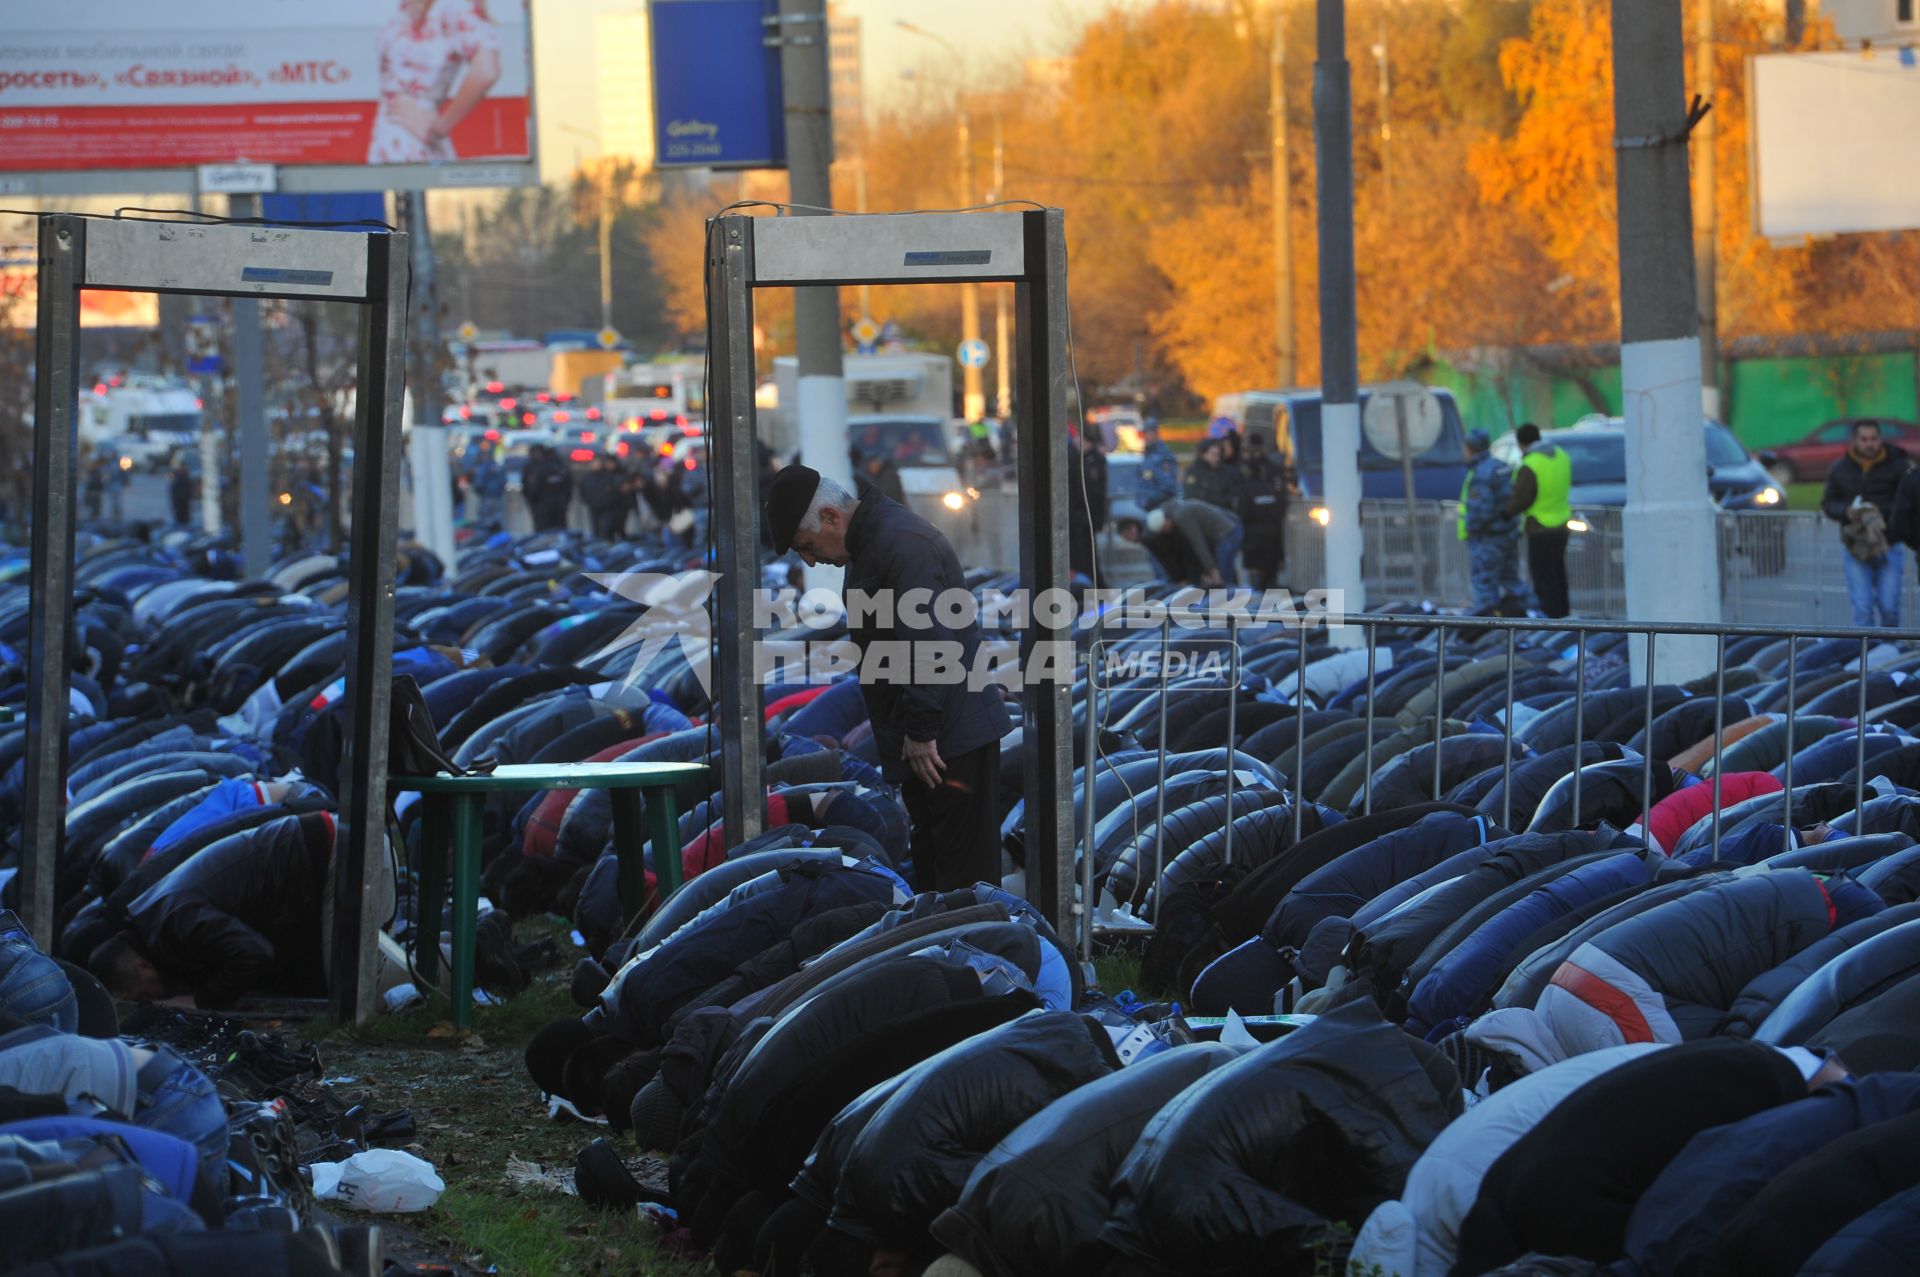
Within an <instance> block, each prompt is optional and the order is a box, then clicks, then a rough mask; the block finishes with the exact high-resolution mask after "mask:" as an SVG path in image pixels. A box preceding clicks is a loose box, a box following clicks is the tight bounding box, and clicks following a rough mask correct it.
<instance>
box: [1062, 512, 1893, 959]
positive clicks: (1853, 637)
mask: <svg viewBox="0 0 1920 1277" xmlns="http://www.w3.org/2000/svg"><path fill="white" fill-rule="evenodd" d="M1403 527H1404V521H1403ZM1289 558H1290V560H1291V553H1290V555H1289ZM1343 623H1344V624H1345V625H1347V626H1350V627H1357V628H1359V629H1360V630H1361V631H1362V632H1363V633H1364V640H1363V642H1364V649H1365V652H1366V674H1365V712H1364V715H1363V716H1362V721H1363V726H1362V728H1361V730H1360V732H1359V733H1358V735H1360V736H1361V738H1362V740H1363V742H1364V744H1363V746H1362V755H1361V760H1362V765H1361V774H1362V775H1363V776H1364V777H1365V778H1366V779H1365V780H1363V781H1362V783H1361V788H1360V793H1359V796H1358V802H1359V804H1360V814H1362V815H1371V814H1372V812H1373V785H1372V780H1373V777H1374V775H1375V766H1374V728H1375V723H1376V706H1375V699H1376V698H1375V691H1376V688H1377V681H1378V676H1379V674H1380V673H1381V672H1382V671H1381V669H1380V662H1379V654H1380V651H1381V649H1382V640H1381V634H1382V631H1385V630H1394V631H1403V632H1406V631H1411V632H1413V633H1415V634H1420V635H1421V636H1422V637H1421V638H1420V639H1419V640H1418V642H1417V646H1418V647H1420V648H1421V649H1422V650H1423V653H1424V652H1431V655H1432V656H1433V657H1434V659H1435V667H1434V675H1433V681H1432V684H1431V688H1432V691H1433V709H1432V713H1431V721H1432V730H1433V736H1432V743H1433V744H1434V746H1435V748H1434V751H1433V754H1434V757H1433V774H1432V785H1431V797H1432V799H1433V800H1434V801H1439V800H1440V799H1441V798H1442V796H1443V793H1444V792H1445V791H1444V790H1443V777H1444V763H1445V752H1446V751H1445V747H1444V745H1442V744H1441V743H1440V742H1441V741H1443V740H1445V739H1447V733H1446V726H1447V709H1446V682H1445V680H1446V676H1447V674H1448V672H1449V671H1448V668H1447V663H1446V662H1447V646H1448V642H1449V636H1455V641H1456V642H1458V641H1463V640H1462V638H1461V636H1463V635H1464V636H1465V639H1464V641H1476V640H1479V639H1481V638H1482V637H1484V636H1485V635H1487V634H1488V633H1493V634H1498V635H1501V636H1503V637H1502V639H1501V641H1500V644H1499V646H1500V649H1501V651H1502V652H1503V654H1504V661H1505V671H1504V679H1505V686H1506V696H1505V699H1504V701H1503V702H1502V706H1503V708H1502V712H1501V714H1500V721H1501V729H1502V749H1501V758H1502V761H1501V763H1500V767H1501V778H1500V791H1501V793H1502V794H1503V798H1502V807H1501V812H1500V820H1501V824H1502V825H1503V826H1505V827H1507V828H1511V827H1512V820H1513V808H1512V804H1513V790H1512V785H1511V781H1512V777H1513V768H1514V748H1513V747H1514V736H1515V729H1514V714H1513V712H1512V709H1513V703H1514V686H1515V671H1516V669H1517V668H1518V664H1519V662H1518V657H1517V645H1516V639H1517V637H1518V636H1519V635H1520V634H1523V633H1528V632H1544V633H1551V634H1561V635H1567V636H1570V639H1571V645H1572V655H1571V658H1570V659H1571V661H1572V671H1571V672H1572V682H1573V687H1574V704H1575V708H1574V728H1573V734H1574V735H1573V751H1572V752H1573V758H1574V760H1575V764H1576V765H1575V767H1574V768H1573V770H1572V771H1571V772H1570V773H1569V774H1570V775H1575V776H1576V777H1577V778H1576V779H1575V781H1574V782H1573V784H1572V786H1571V812H1570V823H1571V824H1572V825H1573V826H1574V827H1578V826H1579V824H1580V816H1581V803H1582V798H1583V790H1584V787H1585V780H1584V777H1583V776H1579V773H1582V772H1584V771H1585V770H1586V768H1587V767H1588V766H1591V765H1592V764H1583V763H1581V762H1580V759H1581V758H1582V756H1583V755H1584V752H1585V749H1584V747H1585V745H1586V744H1587V743H1588V742H1589V740H1590V739H1595V738H1594V737H1590V735H1589V731H1588V727H1589V725H1588V723H1587V721H1586V703H1585V698H1586V695H1587V692H1588V684H1589V681H1590V680H1589V678H1588V659H1587V658H1588V648H1589V644H1590V642H1591V641H1592V640H1593V639H1594V638H1595V637H1597V636H1602V635H1605V636H1621V637H1623V638H1624V639H1625V641H1626V647H1627V649H1628V651H1627V656H1628V659H1629V660H1631V659H1632V657H1634V656H1636V655H1637V656H1639V657H1640V658H1641V660H1642V662H1643V664H1642V668H1641V669H1640V671H1639V676H1638V678H1637V679H1636V680H1635V681H1633V682H1632V683H1630V684H1629V685H1628V686H1630V687H1632V688H1635V689H1643V691H1644V700H1643V703H1642V706H1641V708H1640V719H1639V721H1640V722H1641V723H1642V725H1643V726H1644V727H1645V728H1646V730H1648V731H1649V732H1651V726H1652V724H1653V722H1654V720H1655V718H1656V717H1657V715H1656V712H1655V704H1656V697H1655V693H1656V691H1657V689H1658V687H1659V686H1660V683H1659V670H1660V664H1659V659H1658V658H1659V651H1660V646H1661V643H1660V640H1661V639H1663V638H1669V637H1671V638H1692V639H1701V638H1705V639H1711V640H1713V642H1714V644H1715V660H1714V675H1713V690H1712V697H1713V707H1714V712H1713V734H1712V741H1713V750H1712V762H1711V766H1712V777H1711V780H1710V782H1708V783H1710V784H1711V785H1712V787H1713V796H1712V806H1711V812H1710V817H1709V819H1710V821H1711V824H1710V842H1709V845H1710V846H1711V848H1712V853H1713V858H1714V859H1718V857H1719V852H1720V840H1721V819H1722V813H1723V810H1724V808H1725V804H1724V803H1723V801H1722V791H1721V786H1722V780H1723V777H1722V774H1721V761H1722V758H1723V755H1724V753H1725V750H1726V747H1727V746H1726V743H1725V741H1724V737H1725V734H1726V728H1727V726H1728V723H1727V718H1726V704H1727V687H1726V676H1727V660H1726V657H1727V644H1728V642H1729V640H1732V639H1739V638H1744V637H1749V636H1752V637H1761V638H1767V639H1771V640H1775V641H1777V642H1783V643H1784V644H1785V651H1784V663H1785V670H1786V674H1785V684H1786V685H1785V688H1784V690H1783V697H1784V699H1783V702H1782V703H1783V704H1784V705H1785V707H1786V713H1785V719H1784V721H1785V724H1786V726H1785V737H1786V739H1785V743H1784V750H1785V761H1784V763H1783V764H1782V765H1781V769H1780V770H1781V771H1782V773H1783V774H1782V793H1783V798H1782V813H1781V823H1782V825H1783V830H1782V850H1783V851H1785V850H1791V849H1792V847H1793V845H1794V843H1793V837H1794V830H1795V829H1796V828H1797V827H1798V826H1797V825H1796V822H1795V818H1794V810H1795V809H1794V804H1793V798H1792V795H1793V767H1794V754H1795V752H1796V750H1797V748H1798V745H1797V744H1796V740H1795V736H1796V717H1795V707H1796V703H1797V701H1798V699H1799V697H1798V691H1799V678H1800V672H1801V671H1800V665H1801V661H1800V645H1801V644H1802V643H1805V642H1821V641H1825V640H1842V641H1849V642H1854V643H1857V644H1858V645H1859V650H1858V654H1857V656H1856V657H1855V658H1853V663H1852V665H1851V666H1850V668H1852V669H1854V670H1855V671H1856V673H1857V675H1858V679H1857V681H1858V688H1857V699H1856V702H1855V714H1854V725H1853V734H1854V769H1853V808H1852V810H1853V812H1854V813H1856V815H1857V813H1858V812H1859V811H1860V810H1861V809H1862V808H1863V806H1864V805H1865V801H1866V788H1867V774H1866V740H1867V735H1868V726H1869V723H1868V709H1869V707H1868V694H1867V691H1868V675H1869V674H1870V673H1871V668H1870V665H1869V658H1870V654H1871V649H1872V647H1873V646H1874V645H1875V644H1878V643H1886V642H1897V641H1910V640H1920V627H1915V628H1911V629H1900V630H1881V629H1858V628H1853V627H1821V626H1813V625H1796V626H1772V625H1738V624H1727V625H1717V626H1708V625H1688V624H1678V623H1663V622H1634V623H1623V622H1612V621H1549V620H1534V619H1507V618H1485V617H1464V616H1434V615H1395V614H1370V615H1350V616H1347V617H1345V618H1344V622H1343ZM1312 628H1313V626H1311V625H1304V626H1295V627H1291V629H1290V631H1283V632H1284V633H1288V634H1289V637H1290V639H1291V641H1292V642H1293V643H1294V644H1295V645H1296V648H1295V650H1296V652H1297V658H1296V661H1295V665H1294V669H1293V672H1292V673H1291V674H1290V675H1288V676H1285V677H1283V678H1282V680H1281V682H1280V687H1281V689H1282V690H1283V691H1286V692H1288V693H1290V696H1291V701H1292V704H1293V705H1294V707H1295V713H1294V715H1293V725H1294V730H1293V734H1292V735H1293V752H1294V757H1295V762H1294V770H1295V771H1296V772H1300V771H1303V770H1304V767H1305V764H1306V754H1305V747H1306V742H1307V730H1306V722H1307V719H1306V714H1307V711H1309V710H1310V709H1311V708H1312V707H1313V704H1314V702H1313V700H1312V699H1311V692H1310V691H1309V690H1308V681H1307V672H1308V669H1309V667H1310V665H1311V664H1312V659H1317V658H1314V657H1311V656H1310V653H1312V652H1313V649H1312V648H1311V647H1310V644H1309V635H1310V633H1311V630H1312ZM1250 632H1254V631H1242V630H1241V629H1240V628H1239V627H1238V626H1237V625H1236V624H1235V623H1233V622H1231V621H1229V623H1228V626H1227V635H1228V642H1229V644H1230V648H1231V659H1230V662H1229V664H1228V668H1227V670H1225V671H1224V673H1225V675H1226V678H1225V679H1224V680H1223V681H1222V682H1217V683H1215V684H1214V686H1215V687H1220V686H1224V687H1226V688H1227V689H1229V696H1228V714H1227V720H1226V724H1225V727H1226V739H1225V741H1224V746H1225V747H1226V748H1227V749H1228V750H1229V751H1231V750H1233V749H1235V748H1237V747H1238V744H1239V742H1238V741H1237V740H1236V737H1237V735H1238V732H1237V730H1236V729H1237V715H1236V711H1237V709H1238V707H1239V705H1240V702H1241V699H1242V693H1241V691H1240V681H1241V671H1242V662H1241V643H1242V641H1243V640H1244V636H1245V634H1246V633H1250ZM1261 632H1262V633H1263V634H1265V635H1271V633H1272V631H1271V629H1268V630H1265V631H1261ZM1158 641H1159V644H1160V647H1161V651H1162V652H1163V653H1164V652H1165V650H1166V647H1167V645H1168V644H1169V643H1170V642H1171V641H1172V640H1171V627H1170V626H1162V627H1161V628H1160V630H1159V639H1158ZM1331 654H1332V653H1330V652H1328V651H1327V650H1326V649H1325V648H1321V649H1319V651H1318V656H1327V655H1331ZM1483 658H1484V653H1483ZM1561 659H1562V660H1563V661H1564V660H1566V659H1568V658H1567V657H1566V656H1564V655H1563V656H1562V658H1561ZM1093 660H1094V656H1093V649H1090V650H1089V655H1088V667H1087V677H1088V683H1089V687H1088V692H1087V695H1088V696H1089V697H1090V698H1094V699H1092V700H1090V702H1089V713H1088V714H1087V717H1086V723H1085V726H1084V732H1085V748H1086V753H1085V761H1086V764H1087V767H1086V771H1085V772H1084V773H1083V775H1084V780H1083V790H1084V792H1083V794H1082V796H1081V801H1082V804H1083V809H1084V811H1083V814H1084V818H1085V828H1084V829H1083V830H1082V831H1081V845H1080V848H1079V853H1080V861H1081V863H1080V873H1081V891H1082V893H1083V894H1082V897H1081V899H1082V900H1083V901H1084V902H1087V903H1086V904H1085V905H1083V909H1084V910H1085V913H1084V915H1083V916H1086V917H1092V916H1093V915H1094V907H1093V902H1094V901H1095V900H1096V896H1095V890H1096V884H1097V876H1096V870H1097V868H1098V866H1097V855H1096V847H1095V839H1094V833H1095V829H1094V826H1095V823H1096V821H1095V816H1096V812H1095V803H1094V792H1093V791H1094V780H1095V771H1096V769H1095V766H1094V760H1095V759H1096V758H1097V757H1098V752H1097V741H1098V733H1099V732H1100V730H1101V729H1103V728H1104V727H1106V726H1110V724H1108V723H1106V722H1105V715H1104V714H1102V713H1100V712H1099V699H1098V698H1099V697H1100V696H1101V695H1102V689H1101V687H1100V682H1099V678H1098V677H1097V675H1096V673H1095V668H1094V664H1093ZM1168 670H1169V663H1168V662H1167V661H1166V660H1165V659H1164V656H1163V659H1162V660H1161V661H1160V662H1159V671H1160V678H1159V683H1158V688H1157V691H1158V694H1159V695H1160V697H1161V698H1162V704H1161V706H1160V713H1159V715H1158V718H1159V724H1158V739H1157V742H1155V744H1154V745H1153V746H1152V748H1154V749H1156V750H1157V755H1158V760H1159V768H1158V774H1157V780H1156V789H1157V790H1158V791H1159V792H1158V793H1157V796H1156V803H1155V809H1154V815H1153V824H1152V829H1151V832H1152V834H1153V876H1152V878H1151V879H1149V880H1148V881H1149V882H1150V883H1151V884H1152V894H1151V896H1150V897H1146V898H1145V899H1148V900H1150V901H1151V905H1152V914H1153V915H1157V913H1158V907H1159V903H1160V897H1161V895H1162V890H1161V889H1162V887H1163V886H1164V879H1165V874H1166V866H1167V862H1168V859H1169V854H1168V848H1167V847H1166V845H1165V829H1166V814H1167V813H1166V807H1165V793H1164V790H1165V787H1166V780H1167V759H1168V744H1167V728H1166V720H1167V714H1166V705H1165V699H1166V697H1167V696H1168V695H1169V693H1170V690H1171V691H1173V692H1177V691H1178V690H1179V689H1178V688H1176V687H1174V686H1173V684H1172V683H1171V682H1170V680H1169V675H1168ZM1498 677H1500V676H1496V679H1497V678H1498ZM1490 685H1491V684H1490V683H1489V684H1481V685H1479V686H1478V687H1477V688H1476V689H1475V691H1476V692H1478V691H1482V690H1485V688H1486V687H1488V686H1490ZM1323 699H1324V697H1323ZM1427 717H1428V716H1426V715H1422V716H1421V719H1420V721H1425V719H1426V718H1427ZM1142 744H1143V745H1144V744H1145V742H1142ZM1660 765H1661V766H1666V765H1667V764H1666V762H1665V761H1664V760H1663V761H1662V762H1661V763H1660ZM1654 766H1655V762H1654V759H1653V756H1652V752H1651V751H1650V750H1644V749H1643V750H1642V751H1641V758H1640V767H1641V773H1640V804H1639V813H1640V819H1641V821H1642V822H1643V824H1644V822H1645V821H1646V820H1647V819H1648V816H1649V813H1650V812H1651V809H1652V808H1653V806H1654V804H1655V798H1654V794H1655V792H1656V786H1655V784H1654V772H1653V768H1654ZM1225 770H1226V773H1227V778H1226V791H1225V793H1226V801H1225V826H1224V827H1225V829H1226V830H1227V832H1226V833H1225V834H1224V835H1223V841H1222V848H1221V855H1222V859H1223V860H1224V862H1225V863H1226V864H1228V865H1231V864H1232V863H1233V836H1232V832H1231V830H1232V826H1233V822H1234V818H1235V813H1234V809H1233V793H1234V784H1235V779H1236V776H1235V771H1236V769H1235V767H1234V766H1233V760H1232V758H1231V756H1230V755H1229V758H1228V761H1227V766H1226V768H1225ZM1285 780H1286V784H1287V785H1288V787H1289V788H1290V789H1291V790H1292V791H1293V803H1292V812H1291V817H1292V831H1291V833H1292V840H1293V841H1294V842H1298V841H1299V840H1300V838H1301V835H1302V824H1303V818H1304V813H1305V803H1306V801H1308V800H1307V798H1306V797H1305V796H1304V795H1302V794H1301V793H1300V792H1299V777H1298V776H1288V777H1286V778H1285ZM1515 832H1520V831H1517V830H1516V831H1515ZM1138 836H1139V833H1138V831H1136V834H1135V838H1136V840H1137V838H1138ZM1647 836H1648V837H1649V838H1650V837H1651V834H1650V832H1649V833H1648V835H1647ZM1182 850H1184V848H1174V849H1173V851H1172V854H1173V855H1174V856H1177V855H1178V854H1179V853H1180V851H1182ZM1143 869H1144V867H1143ZM1146 920H1147V921H1149V922H1154V921H1157V916H1149V917H1148V918H1147V919H1146ZM1094 931H1095V927H1093V926H1083V927H1082V928H1081V932H1080V934H1081V945H1082V952H1083V956H1085V957H1087V958H1088V959H1089V960H1090V959H1091V955H1092V944H1093V937H1094Z"/></svg>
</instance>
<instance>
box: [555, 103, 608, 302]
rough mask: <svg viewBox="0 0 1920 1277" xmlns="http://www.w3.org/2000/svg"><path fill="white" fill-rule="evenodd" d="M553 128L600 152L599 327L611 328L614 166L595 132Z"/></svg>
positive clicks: (598, 178) (597, 178) (560, 126)
mask: <svg viewBox="0 0 1920 1277" xmlns="http://www.w3.org/2000/svg"><path fill="white" fill-rule="evenodd" d="M556 127H557V128H559V129H560V130H561V131H563V132H566V133H572V134H574V135H576V136H578V137H583V138H586V139H587V140H588V141H589V142H592V143H593V144H594V146H595V147H597V148H598V149H599V151H600V155H599V160H600V172H599V174H598V175H597V176H596V178H595V182H594V185H595V186H597V187H598V188H599V196H600V327H601V329H602V330H605V329H609V328H612V327H613V168H612V165H611V164H610V163H609V161H608V159H607V152H606V147H605V146H604V145H603V144H602V143H601V141H600V135H599V134H598V133H593V132H590V131H588V130H586V129H582V128H575V127H574V126H573V125H571V124H556ZM575 167H578V164H577V163H576V165H575Z"/></svg>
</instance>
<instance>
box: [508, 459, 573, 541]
mask: <svg viewBox="0 0 1920 1277" xmlns="http://www.w3.org/2000/svg"><path fill="white" fill-rule="evenodd" d="M520 492H521V495H522V496H523V497H525V498H526V502H527V509H528V510H529V511H531V512H532V513H533V516H534V519H535V521H536V522H539V523H541V524H542V525H543V526H558V525H559V524H560V523H563V522H565V521H566V517H567V504H568V503H569V502H570V501H572V500H573V476H572V475H571V474H569V473H567V466H566V463H565V462H564V461H561V460H560V459H559V458H558V457H540V458H538V459H536V460H533V461H529V462H528V463H527V468H526V469H525V470H524V471H523V472H522V473H521V478H520Z"/></svg>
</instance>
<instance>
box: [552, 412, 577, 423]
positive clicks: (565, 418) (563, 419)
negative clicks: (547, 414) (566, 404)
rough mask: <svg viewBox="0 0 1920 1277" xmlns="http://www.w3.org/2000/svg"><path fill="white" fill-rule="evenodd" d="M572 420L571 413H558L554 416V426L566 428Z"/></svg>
mask: <svg viewBox="0 0 1920 1277" xmlns="http://www.w3.org/2000/svg"><path fill="white" fill-rule="evenodd" d="M572 420H573V414H572V413H570V412H556V413H554V414H553V424H554V425H556V426H564V425H566V424H567V423H568V422H569V421H572Z"/></svg>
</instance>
